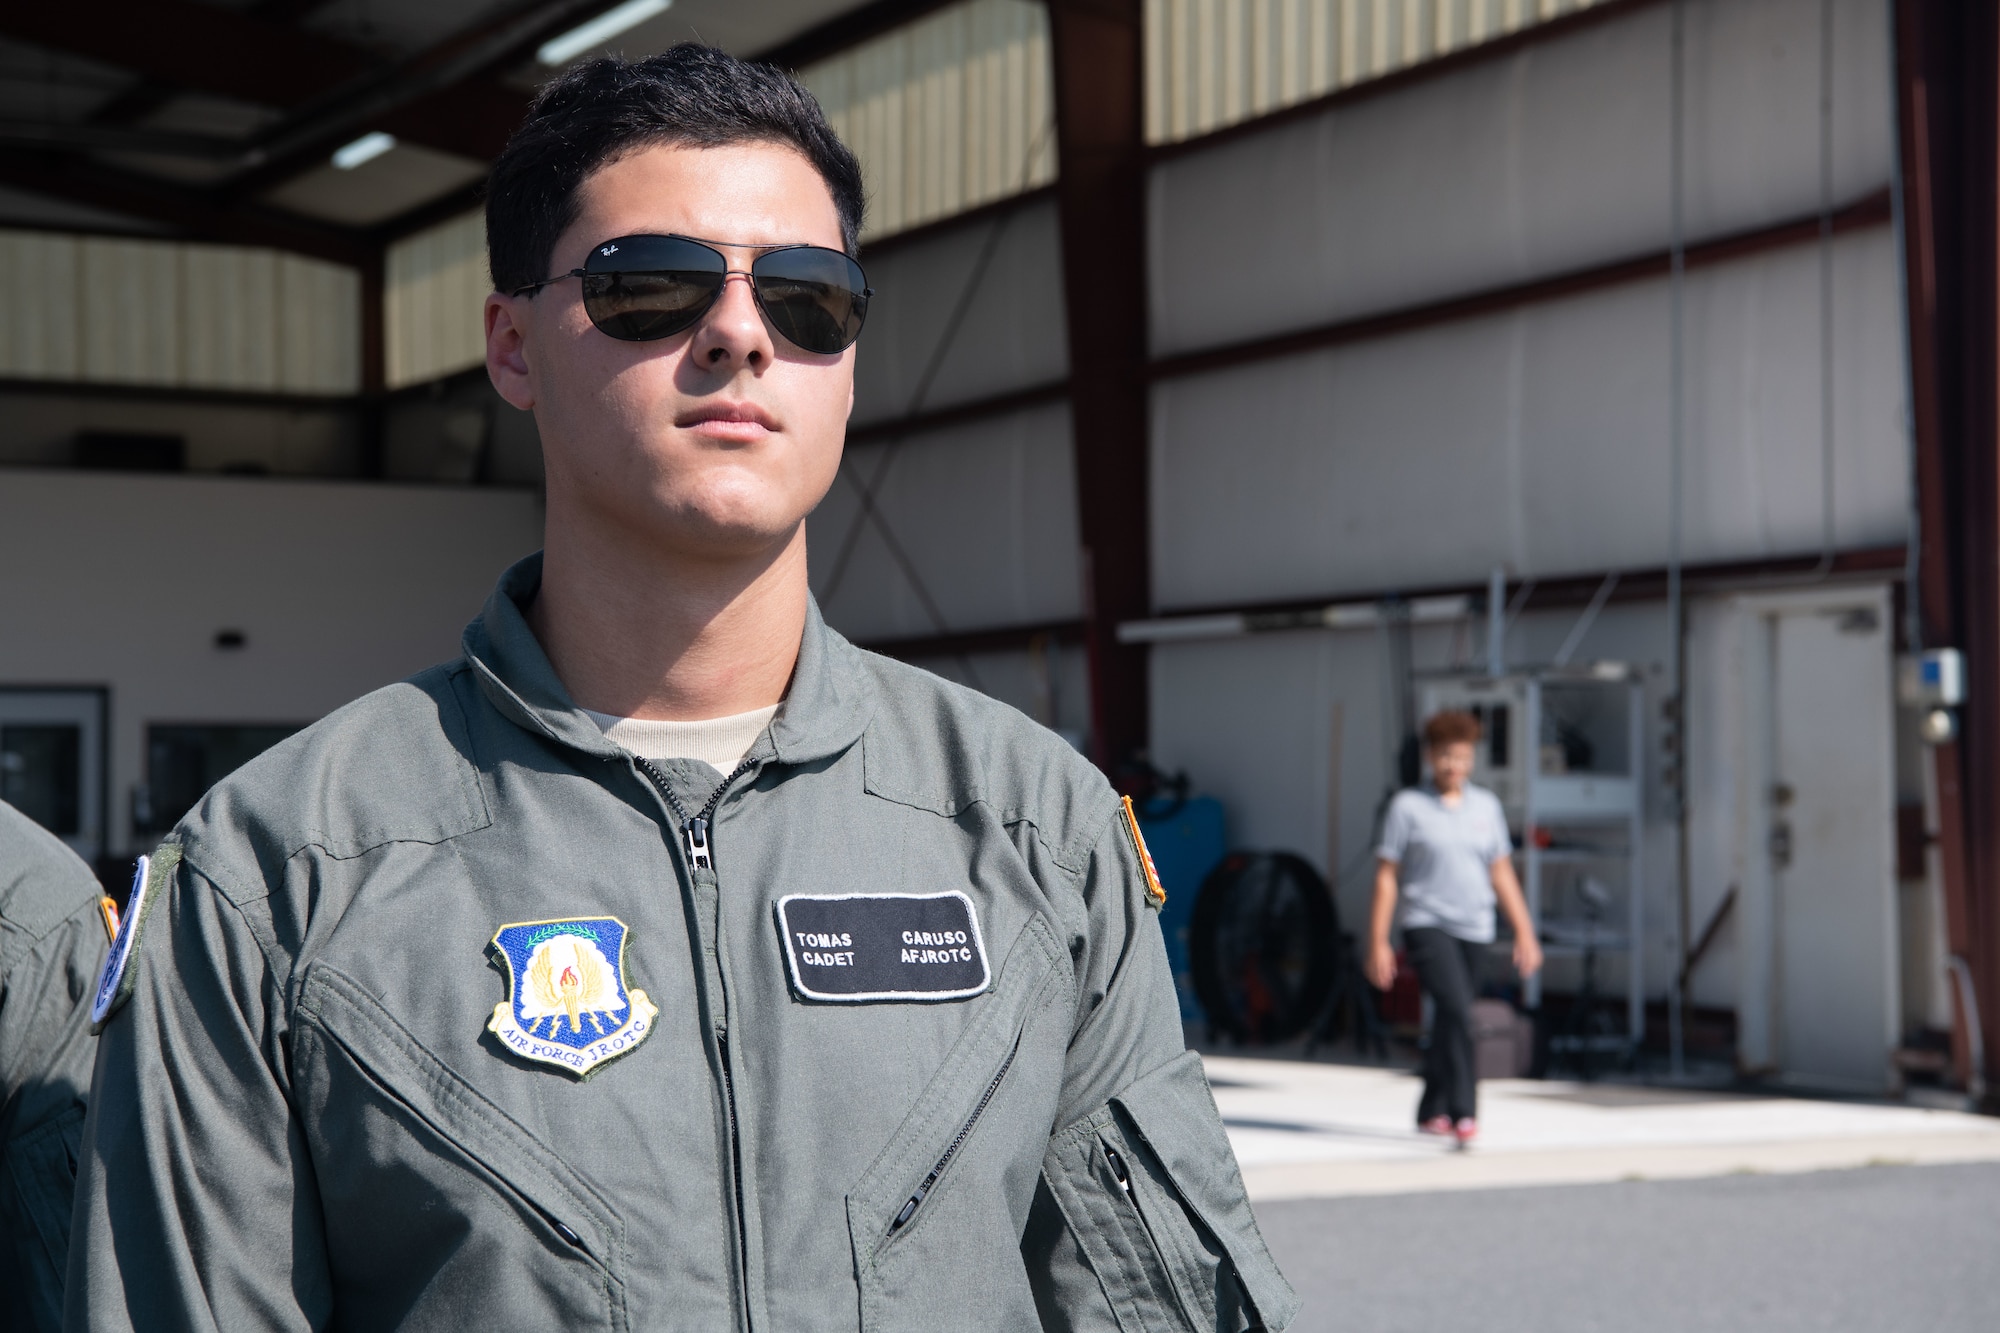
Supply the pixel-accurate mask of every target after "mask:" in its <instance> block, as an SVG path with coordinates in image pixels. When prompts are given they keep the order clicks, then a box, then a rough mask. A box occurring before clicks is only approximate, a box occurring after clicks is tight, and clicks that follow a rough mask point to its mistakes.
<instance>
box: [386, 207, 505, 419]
mask: <svg viewBox="0 0 2000 1333" xmlns="http://www.w3.org/2000/svg"><path fill="white" fill-rule="evenodd" d="M492 290H493V280H492V278H491V277H489V276H488V274H487V271H486V215H485V213H484V212H483V211H474V212H471V213H466V214H464V215H463V216H460V217H456V218H453V219H451V220H450V221H449V222H441V223H439V224H438V225H437V226H435V227H431V228H428V229H427V230H424V231H420V232H417V233H416V234H414V235H411V236H406V237H404V238H403V239H402V240H400V241H397V242H396V243H395V244H394V245H392V246H390V247H389V257H388V263H387V265H386V266H385V267H384V270H383V275H382V319H383V323H384V325H385V327H384V329H383V331H382V332H383V349H382V350H383V359H384V363H385V364H384V367H383V369H384V378H385V379H386V380H387V381H388V384H389V387H390V388H392V389H394V388H400V387H401V386H403V385H405V384H421V383H423V382H424V381H425V380H434V379H437V378H439V377H440V376H444V375H449V374H451V373H453V372H454V371H459V370H466V369H469V368H471V367H473V366H476V365H478V364H480V363H481V362H482V361H484V360H485V359H486V328H485V319H484V317H483V315H482V311H483V310H484V308H485V304H486V294H487V293H488V292H490V291H492Z"/></svg>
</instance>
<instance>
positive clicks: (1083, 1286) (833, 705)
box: [69, 46, 1296, 1333]
mask: <svg viewBox="0 0 2000 1333" xmlns="http://www.w3.org/2000/svg"><path fill="white" fill-rule="evenodd" d="M860 222H861V180H860V172H859V169H858V167H857V165H856V163H855V160H854V158H853V156H852V155H851V154H850V153H849V152H848V151H847V149H846V148H845V147H844V146H842V145H841V144H840V142H839V141H838V139H837V138H835V136H834V135H833V133H832V132H831V131H830V130H829V129H828V127H827V125H826V123H825V121H824V120H823V119H822V117H821V115H820V112H819V108H818V106H817V105H816V104H815V103H814V102H813V101H812V99H811V97H810V96H809V95H808V94H806V93H805V92H804V91H803V90H802V89H800V88H799V87H798V86H797V85H796V84H794V83H793V82H792V81H791V80H790V79H789V78H787V77H785V76H784V75H783V74H781V73H779V72H777V71H775V70H772V69H769V68H767V67H761V66H751V65H746V64H743V63H739V62H737V61H735V60H733V59H731V58H729V57H728V56H725V55H722V54H721V53H718V52H714V51H710V50H706V49H703V48H699V47H692V46H688V47H678V48H675V49H674V50H672V51H669V52H667V53H665V54H663V55H660V56H656V57H653V58H652V59H649V60H646V61H643V62H639V63H636V64H626V63H623V62H620V61H615V60H599V61H595V62H592V63H590V64H586V65H584V66H582V67H580V68H578V69H576V70H574V71H572V72H571V73H569V74H566V75H564V76H563V77H561V78H560V79H558V80H556V81H555V82H554V83H553V84H552V85H551V86H550V87H549V88H548V89H546V90H545V91H544V92H543V93H542V94H541V96H540V98H539V99H538V101H537V102H536V105H535V107H534V109H533V110H532V112H531V113H530V116H529V119H528V121H527V123H526V124H525V125H524V126H523V128H522V129H521V130H520V131H519V133H518V134H517V135H516V136H515V138H514V140H513V142H512V143H511V144H510V145H509V146H508V148H507V150H506V152H505V153H504V154H503V155H502V157H501V159H500V161H499V162H498V163H497V164H496V166H495V169H494V173H493V177H492V183H491V187H490V202H489V204H488V209H487V234H488V244H489V249H490V257H491V266H492V272H493V276H494V281H495V287H496V289H497V290H496V292H495V294H494V295H492V296H490V297H489V298H487V304H486V328H487V365H488V370H489V372H490V373H491V375H492V379H493V382H494V384H495V386H496V387H497V388H498V390H499V392H500V393H501V394H502V395H503V396H504V397H505V398H506V399H507V400H508V401H509V402H510V403H513V404H514V405H515V406H517V407H520V408H524V409H528V410H532V411H533V412H534V414H535V419H536V423H537V425H538V426H539V428H540V431H541V436H542V443H543V449H544V451H545V455H546V459H547V477H548V483H547V484H548V511H547V512H548V519H547V531H546V546H545V550H544V551H543V553H542V554H540V555H538V556H534V557H531V558H529V559H527V560H524V561H522V562H521V563H520V564H518V565H516V566H515V567H514V568H513V569H511V570H509V571H508V572H507V573H506V574H505V576H504V577H503V578H502V579H501V581H500V586H499V588H498V589H497V590H496V591H495V593H494V594H493V596H492V598H491V599H490V600H489V601H488V602H487V604H486V607H485V610H484V611H483V612H482V614H481V615H480V617H479V619H478V620H476V621H475V622H474V623H473V624H472V626H471V627H470V628H469V629H468V630H467V631H466V634H465V639H464V656H463V657H462V658H461V659H460V660H458V661H456V662H453V663H451V664H449V665H446V666H442V667H438V668H436V669H433V670H431V671H428V672H425V673H424V674H422V675H419V676H417V677H415V678H414V679H412V680H410V681H408V682H405V683H404V684H401V685H396V686H392V687H390V688H388V689H385V690H382V691H379V692H377V693H375V694H372V695H369V696H368V697H366V698H364V699H362V700H360V701H359V702H357V703H355V704H352V705H350V706H349V707H347V708H345V709H342V710H340V711H339V712H336V713H334V714H333V715H332V716H330V717H328V718H326V719H325V720H324V721H322V722H320V723H319V724H318V725H317V726H314V727H312V728H310V729H308V730H307V731H306V732H304V733H302V734H301V735H299V736H297V737H294V738H293V739H292V740H290V741H288V742H286V743H285V744H283V745H280V746H279V747H277V748H276V749H274V750H272V751H270V752H269V753H267V754H266V755H264V756H263V757H262V758H260V759H258V760H256V761H255V762H253V763H252V764H250V765H249V766H247V767H246V768H244V769H243V770H242V771H241V772H239V773H238V774H237V775H236V776H234V777H232V778H231V779H229V780H228V781H226V782H224V783H223V784H222V785H221V786H219V787H218V788H217V789H216V790H215V791H214V792H212V793H211V794H210V795H209V797H208V798H207V799H206V800H205V801H204V802H203V804H202V805H201V807H200V808H199V809H198V810H197V811H196V812H195V813H194V814H193V815H192V816H190V817H189V819H188V820H187V821H186V822H185V823H183V825H182V826H181V828H180V830H179V831H178V832H177V834H176V836H175V838H174V839H173V840H172V841H170V842H169V843H168V844H167V845H166V846H164V847H163V848H162V849H161V850H160V852H159V853H158V854H157V856H156V857H155V858H154V859H153V861H152V863H151V870H150V873H149V876H148V887H147V890H146V894H145V901H144V902H143V903H142V904H140V905H139V907H138V908H136V909H135V911H136V912H137V913H139V915H137V916H135V918H134V926H135V932H136V937H137V938H136V943H134V944H133V946H132V947H131V949H130V951H129V961H124V960H122V959H120V958H114V959H113V960H112V962H111V963H109V964H107V969H106V971H107V978H106V979H107V982H108V983H109V994H110V995H111V999H110V1002H109V1004H108V1006H107V1008H108V1010H109V1014H108V1017H107V1019H106V1021H105V1024H104V1027H103V1037H102V1047H103V1049H102V1053H101V1055H100V1059H99V1065H98V1071H97V1083H96V1087H95V1093H94V1098H95V1100H94V1101H93V1103H92V1108H91V1120H90V1123H89V1126H88V1128H87V1131H86V1134H85V1139H86V1144H85V1155H84V1160H83V1166H82V1172H81V1179H80V1181H79V1187H78V1193H79V1205H78V1213H77V1228H78V1234H77V1241H76V1245H75V1248H74V1250H73V1253H72V1261H71V1268H70V1284H69V1293H70V1300H71V1305H72V1313H71V1321H72V1322H71V1327H72V1328H75V1329H103V1330H111V1329H126V1328H134V1327H142V1328H147V1329H154V1328H175V1329H180V1328H186V1329H227V1330H234V1329H247V1328H258V1329H270V1328H278V1329H319V1328H326V1327H330V1326H339V1327H343V1328H365V1329H392V1328H454V1329H458V1328H495V1329H500V1328H564V1329H576V1328H600V1327H601V1328H613V1329H668V1328H673V1329H700V1330H715V1329H738V1330H772V1331H773V1333H776V1331H777V1330H785V1333H794V1331H800V1333H804V1331H807V1330H836V1329H841V1330H852V1329H856V1328H860V1329H866V1330H912V1331H913V1333H914V1331H916V1330H923V1331H924V1333H937V1331H938V1330H963V1329H991V1330H1004V1331H1006V1333H1013V1331H1014V1330H1019V1329H1024V1328H1036V1327H1046V1328H1055V1329H1071V1330H1106V1331H1107V1333H1108V1331H1109V1330H1116V1329H1125V1330H1136V1329H1140V1328H1146V1329H1157V1328H1174V1329H1197V1328H1198V1329H1202V1330H1208V1329H1218V1328H1220V1329H1231V1330H1236V1329H1246V1328H1260V1327H1268V1328H1271V1329H1278V1328H1282V1327H1283V1326H1284V1325H1285V1324H1286V1323H1287V1322H1289V1320H1290V1318H1291V1316H1292V1314H1293V1311H1294V1309H1295V1304H1296V1302H1295V1298H1294V1297H1293V1295H1292V1293H1291V1291H1290V1289H1289V1288H1288V1287H1287V1286H1286V1285H1285V1282H1284V1279H1283V1278H1282V1277H1281V1276H1279V1274H1278V1272H1277V1270H1276V1269H1275V1267H1274V1266H1273V1264H1272V1262H1271V1259H1270V1257H1269V1255H1268V1254H1267V1253H1266V1251H1265V1248H1264V1244H1263V1241H1262V1240H1261V1238H1260V1237H1259V1235H1258V1232H1257V1227H1256V1224H1255V1222H1254V1221H1253V1220H1252V1218H1251V1214H1250V1209H1249V1205H1248V1203H1247V1202H1246V1200H1245V1197H1244V1193H1243V1186H1242V1183H1241V1180H1240V1179H1239V1176H1238V1174H1237V1170H1236V1163H1235V1160H1234V1158H1233V1156H1232V1155H1231V1152H1230V1148H1229V1144H1228V1141H1227V1139H1226V1138H1225V1137H1224V1134H1223V1130H1222V1125H1221V1123H1220V1120H1219V1118H1218V1117H1217V1114H1216V1111H1215V1106H1214V1103H1213V1101H1212V1100H1211V1098H1210V1096H1209V1092H1208V1086H1207V1083H1206V1082H1205V1080H1204V1078H1203V1075H1202V1071H1201V1066H1200V1063H1199V1061H1198V1060H1197V1059H1196V1057H1195V1056H1194V1055H1192V1054H1190V1053H1187V1052H1185V1051H1184V1050H1183V1048H1182V1040H1181V1030H1180V1022H1179V1018H1178V1012H1177V1008H1176V1004H1175V999H1174V992H1173V989H1172V986H1171V984H1170V981H1169V977H1168V972H1167V965H1166V958H1165V952H1164V949H1163V947H1162V943H1161V938H1160V930H1159V926H1158V923H1157V920H1156V918H1155V915H1154V908H1155V906H1156V905H1157V894H1156V892H1155V886H1154V882H1153V880H1152V878H1151V875H1150V871H1149V868H1148V866H1147V863H1146V858H1145V854H1144V852H1143V850H1142V846H1141V844H1140V842H1139V840H1138V836H1137V828H1136V825H1135V824H1134V823H1133V822H1132V820H1131V819H1130V817H1129V814H1128V812H1127V810H1126V809H1125V808H1124V807H1122V806H1121V804H1120V802H1119V800H1118V798H1117V797H1116V796H1114V795H1113V793H1112V791H1111V789H1110V788H1109V787H1108V786H1107V785H1106V783H1105V782H1104V780H1103V778H1102V777H1100V776H1099V775H1098V774H1097V772H1096V771H1095V770H1093V769H1092V768H1090V767H1089V766H1088V765H1086V764H1085V763H1084V762H1083V761H1081V760H1080V759H1079V758H1078V757H1077V756H1076V755H1075V754H1074V753H1073V752H1071V751H1070V750H1069V749H1068V747H1066V746H1065V745H1064V744H1063V743H1062V741H1061V740H1060V739H1058V738H1057V737H1056V736H1055V734H1054V733H1052V732H1049V731H1047V730H1044V729H1043V728H1041V727H1039V726H1036V725H1035V724H1034V723H1032V722H1030V721H1028V720H1027V719H1026V718H1024V717H1022V716H1021V715H1020V714H1018V713H1016V712H1014V711H1013V710H1011V709H1008V708H1006V707H1003V706H1001V705H999V704H996V703H994V702H992V701H990V700H988V699H986V698H984V697H982V696H980V695H977V694H974V693H971V692H969V691H966V690H963V689H959V688H957V687H955V686H952V685H949V684H947V683H945V682H942V681H940V680H938V679H936V678H935V677H932V676H929V675H927V674H925V673H923V672H921V671H917V670H914V669H912V668H910V667H906V666H902V665H899V664H898V663H895V662H892V661H888V660H886V659H883V658H880V657H876V656H874V655H872V654H869V653H865V652H862V651H859V650H857V649H856V648H854V647H853V646H851V645H850V644H848V643H847V642H846V641H845V640H843V639H842V638H841V637H840V636H839V635H837V634H835V633H834V632H833V631H832V630H830V629H828V628H827V627H826V625H825V624H824V623H823V622H822V621H821V619H820V616H819V612H818V610H817V609H816V608H815V607H814V605H813V602H812V599H811V597H810V595H809V593H808V591H807V583H806V549H805V518H806V515H807V514H808V513H809V512H810V511H811V510H812V508H813V507H814V506H815V505H816V504H818V503H819V501H820V499H821V497H822V496H823V495H824V494H825V493H826V491H827V488H828V487H829V486H830V485H831V484H832V481H833V478H834V472H835V468H836V466H837V465H838V463H839V459H840V451H841V444H842V437H843V433H844V430H845V423H846V418H847V414H848V411H849V408H850V407H851V405H852V401H853V365H854V362H853V357H854V352H853V349H852V343H853V339H854V336H855V335H856V334H858V332H859V330H860V322H861V318H862V317H863V316H864V315H865V310H866V301H867V294H866V287H865V282H864V281H863V280H862V278H861V273H860V270H859V268H858V266H855V265H854V264H853V263H852V261H851V259H850V258H849V257H848V256H851V255H852V254H853V252H854V250H855V241H856V236H857V233H858V232H859V230H860Z"/></svg>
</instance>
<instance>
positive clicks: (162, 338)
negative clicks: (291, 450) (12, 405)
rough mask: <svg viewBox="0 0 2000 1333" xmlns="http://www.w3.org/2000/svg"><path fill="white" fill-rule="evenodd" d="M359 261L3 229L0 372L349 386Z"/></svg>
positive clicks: (356, 361) (248, 387)
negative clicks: (347, 264)
mask: <svg viewBox="0 0 2000 1333" xmlns="http://www.w3.org/2000/svg"><path fill="white" fill-rule="evenodd" d="M360 338H361V289H360V284H359V279H358V278H357V276H356V274H355V273H354V272H353V270H351V269H345V268H341V267H339V266H337V265H334V264H328V263H323V262H321V261H319V260H316V259H305V258H301V257H299V256H297V255H288V254H279V253H277V252H275V251H271V250H255V249H246V248H242V247H237V246H221V245H188V244H182V243H179V242H173V241H152V240H122V239H115V238H109V237H98V236H65V235H60V234H56V233H48V232H29V231H0V376H5V377H8V378H15V379H31V380H53V381H62V380H76V381H83V382H97V383H112V384H154V385H164V386H172V387H178V388H198V389H238V390H242V391H244V392H251V393H278V392H293V393H310V394H349V393H353V392H354V391H355V390H356V389H358V388H359V387H360V378H361V375H360V369H361V349H360Z"/></svg>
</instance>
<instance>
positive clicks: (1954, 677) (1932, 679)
mask: <svg viewBox="0 0 2000 1333" xmlns="http://www.w3.org/2000/svg"><path fill="white" fill-rule="evenodd" d="M1896 695H1897V697H1898V698H1900V699H1901V700H1902V701H1903V703H1904V704H1906V705H1908V706H1909V707H1911V708H1956V707H1958V705H1960V704H1962V703H1964V702H1965V658H1964V656H1963V655H1962V654H1960V652H1959V651H1958V649H1956V648H1932V649H1930V650H1929V651H1928V652H1922V653H1909V654H1906V655H1905V656H1904V657H1903V658H1902V659H1901V660H1900V661H1899V662H1897V663H1896Z"/></svg>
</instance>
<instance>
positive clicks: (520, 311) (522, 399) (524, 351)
mask: <svg viewBox="0 0 2000 1333" xmlns="http://www.w3.org/2000/svg"><path fill="white" fill-rule="evenodd" d="M485 313H486V377H487V378H488V379H490V380H492V381H493V387H494V389H495V390H496V391H497V392H498V393H499V394H500V396H501V397H502V398H504V399H506V400H507V402H508V403H510V404H511V405H513V406H514V407H518V408H520V409H521V410H522V411H523V412H527V411H531V410H533V408H534V406H535V385H534V375H533V373H532V372H531V371H530V370H529V368H528V328H527V325H528V321H529V320H530V319H531V318H532V317H533V313H534V307H533V298H532V297H527V296H502V295H501V294H500V293H499V292H492V293H490V294H489V295H488V296H487V298H486V312H485Z"/></svg>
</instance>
